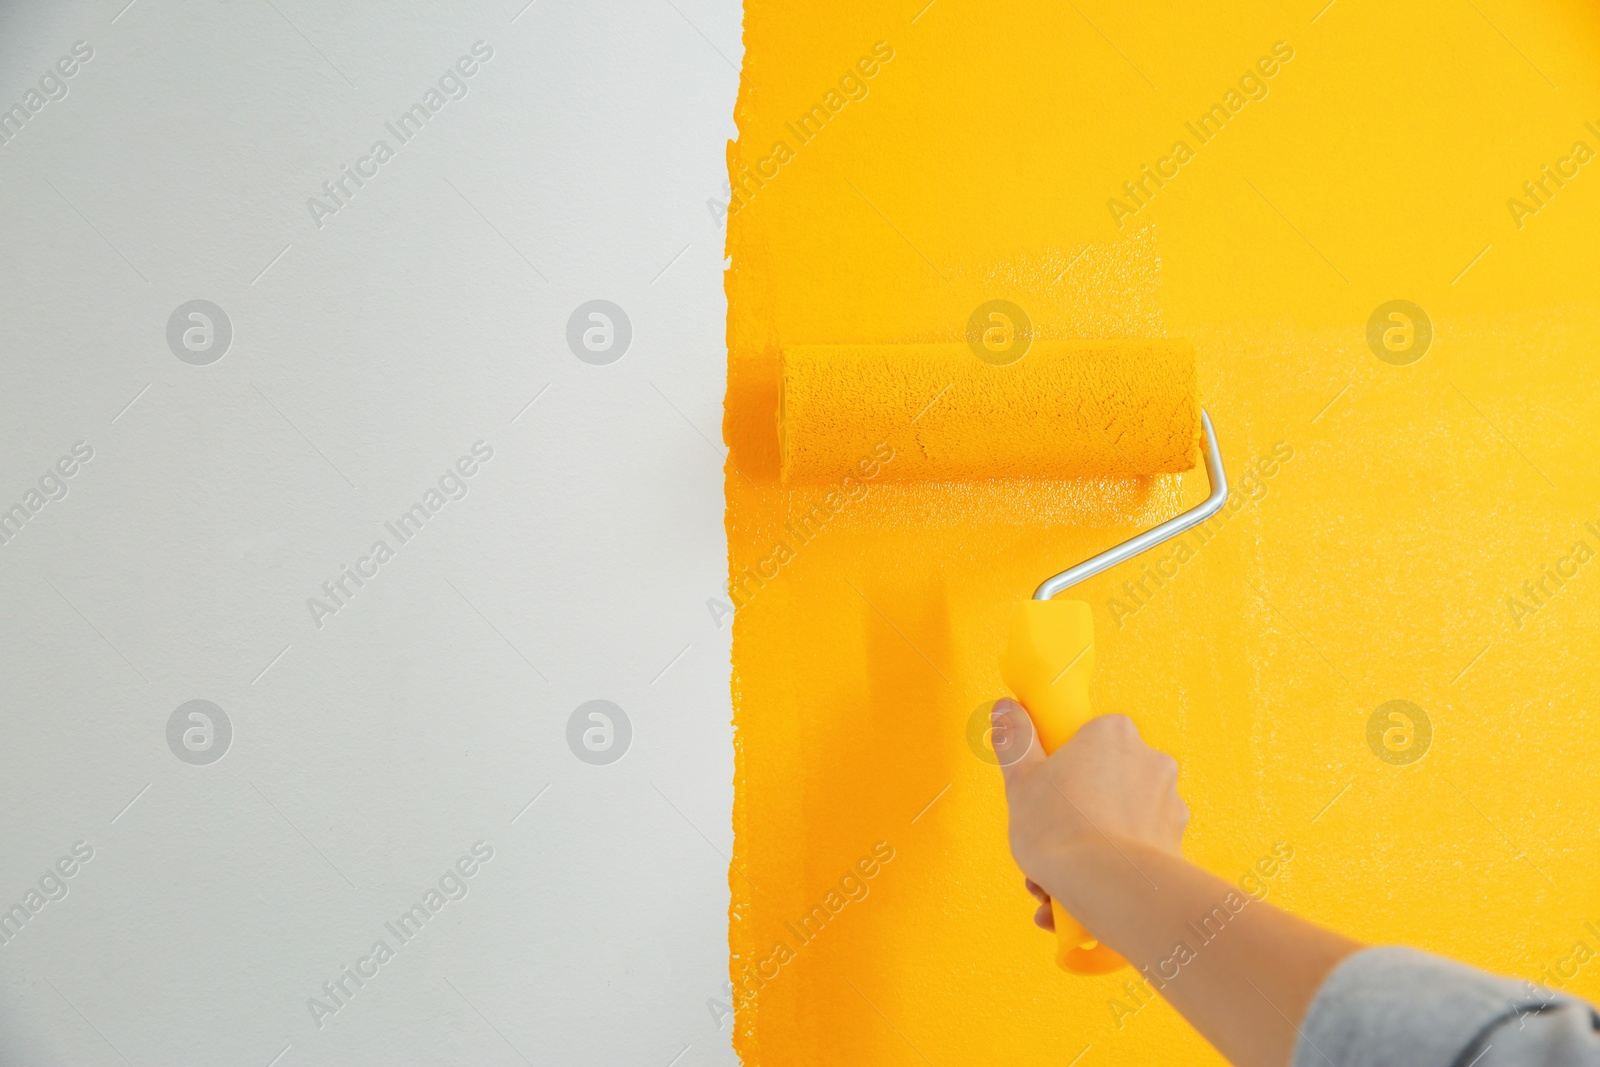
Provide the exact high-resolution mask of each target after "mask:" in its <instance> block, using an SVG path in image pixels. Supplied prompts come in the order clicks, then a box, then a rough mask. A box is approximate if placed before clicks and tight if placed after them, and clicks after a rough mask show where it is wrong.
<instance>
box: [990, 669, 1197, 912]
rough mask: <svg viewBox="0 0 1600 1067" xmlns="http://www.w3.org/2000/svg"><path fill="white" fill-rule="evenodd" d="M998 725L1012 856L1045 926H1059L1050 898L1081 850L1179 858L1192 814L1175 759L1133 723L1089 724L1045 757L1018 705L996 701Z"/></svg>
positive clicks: (1114, 719)
mask: <svg viewBox="0 0 1600 1067" xmlns="http://www.w3.org/2000/svg"><path fill="white" fill-rule="evenodd" d="M992 721H993V724H994V738H995V753H996V755H998V756H999V757H1000V769H1001V772H1002V773H1003V774H1004V776H1005V788H1006V804H1007V807H1008V808H1009V811H1010V842H1011V854H1012V855H1013V856H1014V857H1015V858H1016V861H1017V866H1019V867H1021V868H1022V871H1023V873H1024V874H1025V875H1027V877H1028V890H1029V892H1031V893H1033V894H1034V895H1035V896H1036V897H1038V898H1039V900H1040V902H1041V904H1042V905H1043V906H1042V907H1041V908H1040V910H1039V914H1037V915H1036V916H1035V917H1034V921H1035V922H1037V923H1038V924H1039V925H1040V926H1043V927H1045V928H1046V929H1053V928H1054V924H1053V923H1052V922H1051V920H1050V908H1049V904H1048V901H1049V896H1050V894H1051V891H1052V887H1054V888H1055V892H1056V893H1057V894H1059V893H1060V892H1061V890H1062V887H1063V885H1064V884H1065V881H1066V880H1068V879H1070V878H1071V877H1072V876H1073V868H1074V863H1073V858H1072V857H1073V854H1074V852H1075V851H1076V850H1078V849H1080V848H1081V847H1084V846H1096V847H1098V846H1104V845H1111V846H1112V847H1118V848H1120V847H1121V845H1122V843H1132V844H1135V845H1141V846H1145V847H1149V848H1154V849H1158V850H1160V851H1163V852H1169V853H1171V854H1173V855H1181V848H1182V843H1183V833H1184V830H1185V829H1186V828H1187V826H1188V824H1189V808H1188V806H1187V805H1186V804H1184V802H1183V800H1182V799H1180V798H1179V796H1178V791H1177V782H1178V764H1177V761H1175V760H1174V759H1173V758H1172V757H1171V756H1168V755H1167V754H1165V753H1163V752H1158V751H1156V750H1155V749H1153V748H1151V747H1150V746H1149V745H1147V744H1145V742H1144V739H1143V738H1142V737H1140V736H1139V730H1138V728H1137V727H1135V726H1134V724H1133V720H1132V719H1129V718H1128V717H1127V716H1126V715H1102V716H1100V717H1098V718H1095V719H1090V720H1089V721H1088V722H1087V723H1085V724H1084V725H1083V726H1082V727H1081V728H1079V730H1078V732H1077V733H1076V734H1074V735H1073V737H1072V740H1070V741H1068V742H1067V743H1066V744H1064V745H1062V746H1061V747H1060V748H1059V749H1057V750H1056V751H1055V752H1054V753H1052V754H1051V755H1050V756H1048V757H1047V756H1045V754H1044V752H1043V750H1042V749H1041V748H1040V747H1039V744H1038V740H1037V736H1036V734H1035V732H1034V730H1033V727H1032V723H1031V722H1030V721H1029V720H1028V717H1027V712H1026V711H1024V710H1023V708H1022V705H1020V704H1018V703H1017V702H1016V701H1014V700H1010V699H1006V700H999V701H996V702H995V706H994V712H993V714H992Z"/></svg>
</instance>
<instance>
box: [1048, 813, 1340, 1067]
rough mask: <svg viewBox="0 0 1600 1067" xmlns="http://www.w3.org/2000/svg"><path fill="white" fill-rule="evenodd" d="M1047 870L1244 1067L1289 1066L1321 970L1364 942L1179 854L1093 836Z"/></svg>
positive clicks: (1094, 926) (1053, 883)
mask: <svg viewBox="0 0 1600 1067" xmlns="http://www.w3.org/2000/svg"><path fill="white" fill-rule="evenodd" d="M1052 866H1053V869H1052V870H1051V871H1050V872H1048V873H1047V874H1046V878H1047V879H1048V881H1047V882H1046V881H1044V880H1041V881H1042V882H1043V884H1044V886H1045V889H1046V890H1047V891H1049V892H1050V893H1051V895H1052V896H1055V897H1056V899H1057V900H1058V901H1060V903H1061V904H1062V906H1063V907H1065V908H1066V909H1067V910H1068V911H1069V912H1070V913H1071V914H1072V915H1073V916H1074V917H1075V918H1077V920H1078V921H1079V922H1081V923H1083V925H1084V926H1085V927H1086V928H1087V929H1088V930H1089V931H1090V932H1091V933H1092V934H1094V936H1095V937H1097V938H1099V939H1100V940H1101V941H1102V942H1103V943H1105V944H1106V945H1109V946H1110V947H1111V948H1113V949H1115V950H1116V951H1117V952H1118V953H1120V954H1121V955H1122V956H1123V958H1125V959H1127V960H1128V961H1129V962H1130V963H1131V964H1132V965H1133V966H1134V967H1136V968H1138V969H1139V971H1140V972H1141V973H1142V974H1143V975H1144V976H1145V977H1146V978H1147V979H1148V980H1149V981H1150V984H1151V985H1152V986H1153V987H1155V988H1156V989H1157V990H1158V991H1159V992H1160V993H1161V995H1162V996H1163V997H1165V998H1166V999H1167V1001H1168V1002H1169V1003H1171V1004H1172V1006H1173V1007H1174V1008H1176V1009H1177V1010H1178V1011H1179V1013H1181V1014H1182V1015H1183V1017H1184V1018H1186V1019H1188V1020H1189V1022H1190V1024H1191V1025H1193V1026H1194V1028H1195V1029H1196V1030H1198V1031H1200V1033H1201V1034H1202V1035H1204V1036H1205V1037H1206V1039H1207V1040H1209V1041H1210V1042H1211V1043H1212V1044H1213V1045H1215V1046H1216V1048H1217V1049H1218V1051H1220V1052H1221V1053H1222V1054H1223V1055H1224V1056H1226V1057H1227V1058H1228V1059H1229V1060H1230V1061H1232V1062H1233V1063H1234V1064H1235V1065H1236V1067H1285V1065H1287V1064H1288V1063H1289V1061H1290V1058H1291V1056H1292V1055H1293V1052H1294V1045H1295V1038H1296V1034H1297V1028H1298V1027H1299V1025H1300V1021H1301V1019H1302V1018H1303V1017H1304V1016H1305V1012H1306V1008H1307V1007H1308V1006H1309V1005H1310V1003H1311V999H1312V997H1313V996H1315V995H1316V992H1317V989H1318V987H1319V986H1320V985H1321V984H1322V980H1323V979H1324V978H1325V977H1326V976H1327V975H1328V972H1329V971H1331V970H1332V969H1333V967H1334V965H1335V964H1337V963H1338V962H1339V961H1340V960H1342V959H1343V958H1344V957H1345V956H1347V955H1349V954H1350V953H1352V952H1355V951H1357V950H1358V949H1360V948H1361V947H1362V946H1361V945H1359V944H1357V943H1356V942H1354V941H1351V940H1349V939H1348V938H1345V937H1342V936H1340V935H1338V934H1335V933H1332V932H1331V931H1328V930H1324V929H1323V928H1321V927H1319V926H1316V925H1315V924H1313V923H1309V922H1306V921H1305V920H1303V919H1298V918H1296V917H1295V916H1293V915H1290V914H1288V913H1287V912H1283V911H1280V910H1278V909H1277V908H1274V907H1272V906H1271V905H1270V904H1266V903H1263V902H1261V901H1258V900H1254V899H1252V898H1251V897H1249V896H1246V895H1245V894H1244V893H1243V892H1241V891H1240V890H1239V889H1238V888H1237V887H1235V886H1232V885H1229V884H1228V883H1227V882H1224V881H1223V880H1222V879H1220V878H1218V877H1216V876H1215V875H1212V874H1210V873H1209V872H1207V871H1204V870H1202V869H1201V868H1199V867H1196V866H1195V865H1194V864H1192V863H1189V862H1188V861H1187V860H1185V859H1183V858H1182V857H1180V856H1176V855H1173V854H1172V853H1169V852H1164V851H1161V850H1159V849H1155V848H1151V847H1149V846H1146V845H1141V844H1138V843H1135V842H1132V841H1118V842H1115V843H1113V842H1112V841H1111V840H1110V839H1107V838H1103V837H1101V838H1098V839H1091V840H1090V841H1088V842H1086V843H1084V844H1081V845H1077V846H1074V847H1073V848H1072V849H1071V850H1069V851H1068V852H1066V853H1063V854H1061V855H1060V856H1058V857H1057V859H1056V861H1055V862H1054V863H1053V865H1052Z"/></svg>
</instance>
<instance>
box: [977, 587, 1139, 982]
mask: <svg viewBox="0 0 1600 1067" xmlns="http://www.w3.org/2000/svg"><path fill="white" fill-rule="evenodd" d="M1093 673H1094V616H1093V615H1092V614H1091V613H1090V610H1089V605H1088V604H1086V603H1084V602H1083V601H1081V600H1022V601H1018V602H1017V604H1016V605H1015V606H1014V607H1013V608H1012V609H1011V631H1010V633H1009V634H1008V636H1007V638H1006V647H1005V650H1004V651H1003V652H1001V653H1000V676H1001V677H1002V678H1004V679H1005V683H1006V685H1008V686H1010V687H1011V691H1012V692H1013V693H1015V694H1016V695H1017V699H1018V700H1019V701H1021V702H1022V706H1023V707H1024V708H1026V709H1027V711H1028V717H1029V718H1030V719H1032V720H1033V728H1034V730H1035V731H1037V732H1038V735H1039V743H1040V745H1041V746H1042V747H1043V748H1044V751H1045V754H1046V755H1048V754H1049V753H1051V752H1054V751H1055V750H1056V749H1057V748H1059V747H1060V746H1061V745H1064V744H1066V742H1067V741H1068V740H1069V739H1070V738H1071V737H1072V735H1073V734H1075V733H1077V732H1078V727H1080V726H1082V725H1083V724H1084V723H1086V722H1088V721H1089V720H1090V719H1091V718H1093V717H1094V709H1093V707H1092V706H1091V705H1090V703H1089V676H1090V675H1091V674H1093ZM1050 910H1051V912H1052V913H1053V914H1054V916H1055V921H1056V942H1057V951H1056V962H1057V963H1058V964H1060V965H1061V967H1062V968H1063V969H1064V970H1068V971H1071V972H1072V973H1074V974H1108V973H1110V972H1111V971H1115V970H1117V969H1119V968H1121V967H1126V966H1127V961H1126V960H1124V959H1123V958H1122V957H1121V956H1119V955H1117V954H1116V953H1115V952H1113V951H1111V950H1110V949H1109V948H1107V947H1105V946H1104V945H1102V944H1100V943H1099V942H1098V941H1096V940H1095V939H1094V938H1093V936H1091V935H1090V933H1089V931H1087V930H1085V929H1084V928H1083V926H1082V924H1080V923H1079V922H1078V920H1076V919H1074V918H1073V917H1072V916H1070V915H1068V914H1067V913H1066V911H1065V910H1063V909H1062V907H1061V905H1060V904H1059V903H1057V902H1056V901H1055V900H1053V899H1052V900H1051V901H1050Z"/></svg>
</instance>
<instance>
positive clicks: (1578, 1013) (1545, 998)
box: [1293, 947, 1600, 1067]
mask: <svg viewBox="0 0 1600 1067" xmlns="http://www.w3.org/2000/svg"><path fill="white" fill-rule="evenodd" d="M1597 1026H1600V1019H1597V1018H1596V1016H1595V1014H1594V1012H1593V1010H1592V1009H1590V1008H1589V1007H1588V1006H1587V1005H1585V1004H1583V1003H1582V1002H1580V1001H1575V1000H1573V999H1571V998H1570V997H1563V996H1560V995H1558V994H1555V993H1552V992H1551V991H1549V990H1547V989H1543V988H1541V987H1539V986H1536V985H1534V984H1533V983H1531V982H1521V981H1515V980H1512V979H1509V978H1500V977H1496V976H1494V975H1489V974H1485V973H1484V972H1482V971H1476V970H1473V969H1472V968H1470V967H1467V966H1464V965H1462V964H1459V963H1455V962H1453V961H1451V960H1447V959H1442V958H1440V957H1438V956H1431V955H1429V954H1427V953H1425V952H1418V951H1417V950H1415V949H1410V948H1401V947H1382V948H1369V949H1366V950H1364V951H1361V952H1358V953H1356V954H1354V955H1352V956H1349V957H1347V958H1346V959H1345V960H1344V961H1343V962H1341V963H1340V964H1339V965H1338V966H1337V967H1335V968H1334V969H1333V971H1332V973H1330V974H1329V975H1328V977H1327V978H1326V979H1325V980H1324V981H1323V983H1322V988H1321V989H1319V990H1318V991H1317V995H1316V997H1315V998H1313V1000H1312V1002H1311V1007H1310V1008H1309V1009H1308V1010H1307V1012H1306V1017H1305V1021H1304V1022H1303V1023H1302V1024H1301V1027H1300V1037H1299V1040H1298V1041H1297V1042H1296V1043H1295V1054H1294V1061H1293V1067H1390V1065H1394V1067H1399V1065H1405V1067H1467V1065H1468V1064H1469V1063H1475V1065H1476V1067H1491V1065H1493V1064H1510V1063H1518V1064H1527V1065H1530V1067H1531V1065H1544V1064H1550V1065H1557V1064H1560V1065H1565V1064H1574V1065H1577V1064H1582V1065H1588V1064H1600V1030H1597V1029H1596V1027H1597ZM1513 1056H1514V1057H1515V1058H1511V1057H1513Z"/></svg>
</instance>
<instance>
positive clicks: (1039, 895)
mask: <svg viewBox="0 0 1600 1067" xmlns="http://www.w3.org/2000/svg"><path fill="white" fill-rule="evenodd" d="M1022 884H1023V885H1025V886H1027V887H1028V892H1030V893H1032V894H1033V896H1034V899H1035V900H1037V901H1038V902H1039V903H1041V904H1048V903H1050V894H1049V893H1046V892H1045V891H1044V887H1043V886H1041V885H1040V884H1039V883H1038V882H1035V881H1034V880H1033V879H1032V878H1024V879H1023V880H1022Z"/></svg>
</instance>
